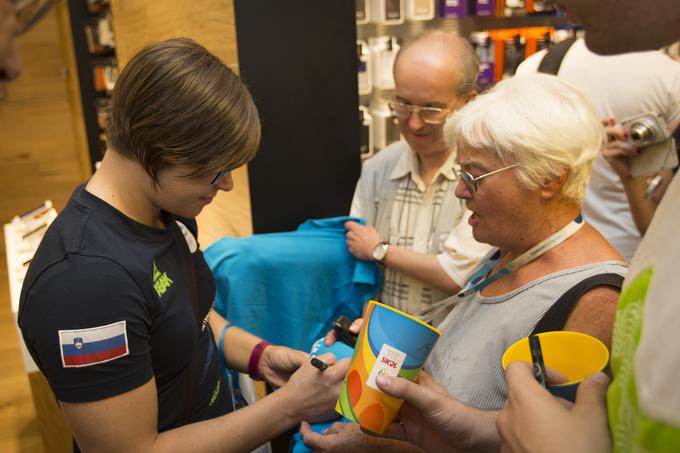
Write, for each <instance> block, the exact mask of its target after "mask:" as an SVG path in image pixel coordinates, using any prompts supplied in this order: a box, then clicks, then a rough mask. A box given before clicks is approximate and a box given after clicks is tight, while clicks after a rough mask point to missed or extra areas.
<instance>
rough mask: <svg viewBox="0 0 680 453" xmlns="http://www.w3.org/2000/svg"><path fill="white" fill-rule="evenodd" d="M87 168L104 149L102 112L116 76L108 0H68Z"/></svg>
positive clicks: (99, 156)
mask: <svg viewBox="0 0 680 453" xmlns="http://www.w3.org/2000/svg"><path fill="white" fill-rule="evenodd" d="M68 10H69V16H70V20H71V34H72V36H73V47H74V51H75V56H76V66H77V70H78V81H79V84H80V98H81V102H82V110H83V117H84V118H83V119H84V124H85V131H86V135H87V145H88V151H89V155H90V164H91V169H92V170H94V169H95V165H96V163H97V162H99V161H100V160H101V159H102V157H103V155H104V151H105V150H106V116H107V112H108V105H109V99H110V95H111V90H113V86H114V84H115V81H116V78H117V77H118V63H117V59H116V40H115V36H114V33H113V19H112V16H111V7H110V4H109V0H68Z"/></svg>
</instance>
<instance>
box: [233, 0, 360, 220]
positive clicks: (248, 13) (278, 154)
mask: <svg viewBox="0 0 680 453" xmlns="http://www.w3.org/2000/svg"><path fill="white" fill-rule="evenodd" d="M234 8H235V17H236V32H237V38H238V39H237V42H238V55H239V70H240V74H241V77H242V78H243V80H244V81H245V83H246V84H247V85H248V87H249V88H250V91H251V93H252V94H253V97H254V99H255V103H256V104H257V107H258V109H259V111H260V117H261V119H262V126H263V140H262V146H261V148H260V151H259V153H258V155H257V157H256V158H255V159H254V160H253V161H252V162H251V163H250V164H249V165H248V174H249V179H250V196H251V204H252V214H253V231H254V232H255V233H266V232H272V231H287V230H292V229H295V227H296V226H297V225H298V224H299V223H301V222H303V221H304V220H306V219H309V218H322V217H332V216H338V215H345V214H347V213H348V212H349V206H350V203H351V200H352V194H353V192H354V186H355V184H356V181H357V179H358V177H359V172H360V159H359V125H358V119H357V116H358V113H357V109H358V102H359V99H358V92H357V59H356V47H355V43H356V25H355V19H354V2H353V1H348V0H323V1H318V0H285V1H282V0H236V1H235V2H234Z"/></svg>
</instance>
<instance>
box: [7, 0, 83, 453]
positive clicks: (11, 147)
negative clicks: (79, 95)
mask: <svg viewBox="0 0 680 453" xmlns="http://www.w3.org/2000/svg"><path fill="white" fill-rule="evenodd" d="M65 17H67V11H66V10H65V9H64V4H63V2H58V4H57V5H56V7H55V8H53V10H52V11H51V12H50V13H49V14H48V15H47V16H46V17H45V18H43V19H42V20H41V21H40V22H39V23H38V24H37V25H36V26H35V27H34V28H33V29H32V30H31V31H29V32H28V33H27V34H26V35H23V36H21V37H20V38H19V48H20V52H21V56H22V59H23V74H22V76H21V77H20V78H19V80H17V81H15V82H12V83H10V84H8V85H6V87H5V98H3V99H0V221H1V222H2V223H5V222H8V221H9V220H10V219H11V218H12V217H13V216H14V215H16V214H19V213H21V212H24V211H26V210H28V209H30V208H33V207H34V206H36V205H38V204H39V203H42V202H43V201H44V200H46V199H51V200H52V201H53V202H54V205H55V207H56V208H57V209H58V210H60V209H62V208H63V207H64V205H65V204H66V201H67V200H68V198H69V196H70V195H71V192H72V191H73V189H74V188H75V187H76V186H77V185H78V184H79V183H81V182H82V181H83V180H84V179H85V178H86V177H87V175H88V174H89V158H88V157H87V149H86V148H85V147H84V142H79V141H78V139H77V137H76V132H77V131H78V127H79V124H80V127H82V123H79V122H78V121H79V119H80V118H79V113H78V112H77V111H74V110H73V106H74V104H76V105H79V101H78V100H75V101H73V98H72V94H71V93H70V90H71V89H72V88H71V84H72V82H73V83H76V84H77V80H76V81H75V82H74V81H72V80H71V79H70V77H69V75H75V69H74V65H73V64H72V56H71V55H70V54H69V49H70V48H69V45H70V42H69V40H70V32H69V31H68V27H69V25H68V21H66V22H64V18H65ZM72 101H73V102H72ZM81 132H82V130H81ZM2 235H3V234H2V231H0V451H2V452H14V451H16V452H19V451H31V452H36V453H40V452H42V451H47V452H68V451H70V450H71V436H70V433H69V431H68V429H67V428H66V426H65V423H64V421H63V418H62V416H61V411H60V410H59V409H58V407H57V405H56V402H55V399H54V395H53V394H52V392H51V391H50V389H49V387H48V386H47V385H46V384H45V381H44V378H43V377H42V376H41V375H40V374H38V373H36V374H34V375H32V376H31V377H30V378H31V382H30V385H29V379H28V378H27V376H26V371H25V369H24V364H23V361H22V359H21V353H20V351H19V345H18V339H17V330H16V327H15V325H16V324H15V320H14V316H13V315H12V312H11V309H10V302H9V288H8V282H7V266H6V259H5V256H4V252H5V240H4V238H3V237H2ZM31 390H32V392H31ZM34 404H35V407H34ZM36 413H37V416H36ZM41 434H42V437H41ZM43 438H44V439H45V442H44V444H43Z"/></svg>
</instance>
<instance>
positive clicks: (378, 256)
mask: <svg viewBox="0 0 680 453" xmlns="http://www.w3.org/2000/svg"><path fill="white" fill-rule="evenodd" d="M385 255H387V244H385V243H384V242H381V243H379V244H378V245H376V246H375V248H374V249H373V259H374V260H376V261H382V260H384V259H385Z"/></svg>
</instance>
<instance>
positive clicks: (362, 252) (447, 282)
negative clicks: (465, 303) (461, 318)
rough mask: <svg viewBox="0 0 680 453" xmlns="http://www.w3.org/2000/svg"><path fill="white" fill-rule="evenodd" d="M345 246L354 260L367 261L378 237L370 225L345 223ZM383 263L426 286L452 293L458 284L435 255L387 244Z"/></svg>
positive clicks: (458, 288)
mask: <svg viewBox="0 0 680 453" xmlns="http://www.w3.org/2000/svg"><path fill="white" fill-rule="evenodd" d="M345 228H347V247H348V249H349V251H350V253H351V254H352V256H354V257H355V258H356V259H359V260H363V261H371V260H372V259H373V256H372V254H373V249H374V248H375V246H376V245H378V243H380V240H381V239H380V236H379V235H378V232H377V231H376V229H375V228H374V227H373V226H371V225H361V224H359V223H356V222H346V223H345ZM383 264H384V265H385V266H387V267H389V268H390V269H394V270H395V271H398V272H400V273H402V274H404V275H407V276H409V277H411V278H414V279H416V280H418V281H420V282H422V283H424V284H425V285H427V286H430V287H432V288H437V289H440V290H442V291H445V292H448V293H450V294H454V293H455V292H457V291H459V290H460V286H458V285H457V284H456V282H454V281H453V280H452V279H451V277H449V276H448V274H447V273H446V272H445V271H444V269H443V268H442V266H441V264H439V261H438V260H437V256H436V255H428V254H427V253H419V252H414V251H413V250H408V249H406V248H403V247H399V246H397V245H394V244H390V246H389V248H388V249H387V255H385V260H384V261H383Z"/></svg>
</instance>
